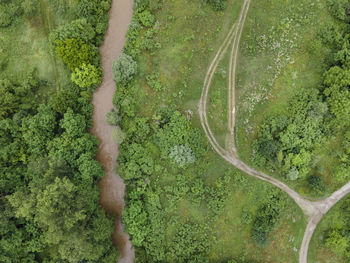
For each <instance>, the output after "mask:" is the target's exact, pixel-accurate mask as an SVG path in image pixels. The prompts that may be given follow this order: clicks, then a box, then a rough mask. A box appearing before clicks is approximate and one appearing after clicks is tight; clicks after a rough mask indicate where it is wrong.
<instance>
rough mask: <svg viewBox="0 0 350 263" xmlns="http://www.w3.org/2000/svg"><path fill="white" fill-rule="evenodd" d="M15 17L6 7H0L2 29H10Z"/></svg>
mask: <svg viewBox="0 0 350 263" xmlns="http://www.w3.org/2000/svg"><path fill="white" fill-rule="evenodd" d="M12 19H13V16H12V14H11V12H10V10H8V8H7V7H6V6H5V5H0V27H8V26H9V25H11V23H12Z"/></svg>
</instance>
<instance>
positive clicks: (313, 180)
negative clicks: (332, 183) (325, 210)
mask: <svg viewBox="0 0 350 263" xmlns="http://www.w3.org/2000/svg"><path fill="white" fill-rule="evenodd" d="M307 182H308V183H309V186H310V188H311V189H312V191H314V192H316V193H321V194H322V193H324V191H325V190H326V186H325V184H324V181H323V180H322V178H321V177H319V176H316V175H311V176H309V177H308V178H307Z"/></svg>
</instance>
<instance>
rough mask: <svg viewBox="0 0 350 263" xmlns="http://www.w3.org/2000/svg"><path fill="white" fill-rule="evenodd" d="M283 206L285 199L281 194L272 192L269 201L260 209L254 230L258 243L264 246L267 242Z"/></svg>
mask: <svg viewBox="0 0 350 263" xmlns="http://www.w3.org/2000/svg"><path fill="white" fill-rule="evenodd" d="M283 206H284V200H283V198H282V197H281V195H279V194H276V193H272V194H270V196H269V198H268V200H267V202H266V203H265V204H263V205H262V206H261V207H260V208H259V209H258V212H257V216H256V218H255V220H254V223H253V232H252V236H253V239H254V241H255V243H256V244H257V245H259V246H264V245H266V244H267V242H268V236H269V233H270V232H271V231H272V229H273V228H274V226H275V225H276V223H277V222H278V220H279V217H280V211H281V208H282V207H283Z"/></svg>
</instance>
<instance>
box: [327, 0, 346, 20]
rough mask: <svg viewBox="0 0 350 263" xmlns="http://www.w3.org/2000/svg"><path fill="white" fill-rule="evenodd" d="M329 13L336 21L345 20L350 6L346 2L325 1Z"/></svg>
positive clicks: (337, 0)
mask: <svg viewBox="0 0 350 263" xmlns="http://www.w3.org/2000/svg"><path fill="white" fill-rule="evenodd" d="M327 5H328V9H329V11H330V13H331V14H332V15H333V16H334V17H335V18H337V19H340V20H345V19H346V16H347V11H348V8H349V6H350V3H349V1H348V0H327Z"/></svg>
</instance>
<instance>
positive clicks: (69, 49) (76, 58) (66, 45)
mask: <svg viewBox="0 0 350 263" xmlns="http://www.w3.org/2000/svg"><path fill="white" fill-rule="evenodd" d="M56 53H57V56H58V57H59V58H60V59H61V60H62V61H63V62H64V63H65V64H66V65H67V67H68V68H69V69H70V70H74V69H75V68H78V67H79V66H80V65H82V64H83V63H85V64H88V63H91V62H92V58H93V57H94V56H95V55H96V52H94V51H93V50H92V48H91V47H90V46H89V45H87V44H85V43H84V41H82V40H81V39H76V38H67V39H65V40H64V41H62V40H57V45H56Z"/></svg>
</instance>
